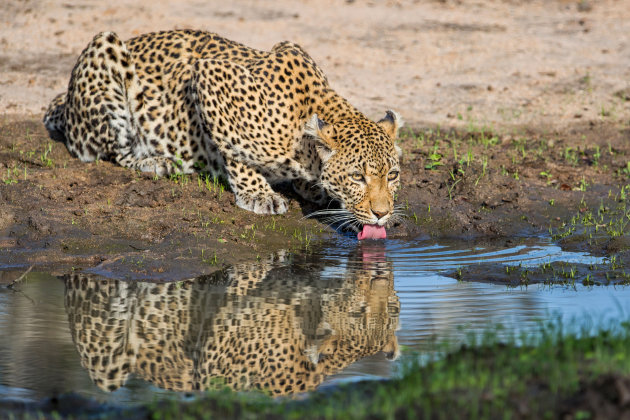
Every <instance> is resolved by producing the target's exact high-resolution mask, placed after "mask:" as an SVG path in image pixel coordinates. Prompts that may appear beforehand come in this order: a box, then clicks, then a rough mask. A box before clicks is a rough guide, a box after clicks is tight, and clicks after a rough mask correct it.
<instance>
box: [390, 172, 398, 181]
mask: <svg viewBox="0 0 630 420" xmlns="http://www.w3.org/2000/svg"><path fill="white" fill-rule="evenodd" d="M397 178H398V171H391V172H390V173H389V174H387V180H388V181H395V180H396V179H397Z"/></svg>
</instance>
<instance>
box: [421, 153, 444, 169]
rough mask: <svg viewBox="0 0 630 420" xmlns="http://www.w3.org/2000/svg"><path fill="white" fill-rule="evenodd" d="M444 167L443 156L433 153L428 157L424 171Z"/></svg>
mask: <svg viewBox="0 0 630 420" xmlns="http://www.w3.org/2000/svg"><path fill="white" fill-rule="evenodd" d="M442 165H444V163H442V155H441V154H439V153H437V152H433V153H431V154H430V155H429V156H428V157H427V160H426V163H425V165H424V169H429V170H433V169H436V168H438V167H440V166H442Z"/></svg>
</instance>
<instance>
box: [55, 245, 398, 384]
mask: <svg viewBox="0 0 630 420" xmlns="http://www.w3.org/2000/svg"><path fill="white" fill-rule="evenodd" d="M287 258H288V257H286V256H285V255H284V254H279V255H274V256H273V257H270V258H269V259H268V260H267V261H265V262H263V263H256V264H241V265H238V266H234V267H231V268H228V269H226V270H224V271H223V272H220V273H215V274H213V275H210V276H205V277H200V278H196V279H193V280H187V281H181V282H176V283H161V284H157V283H142V282H124V281H117V280H106V279H103V278H100V277H94V276H90V275H85V274H72V275H70V276H67V277H66V278H65V284H66V292H65V303H66V310H67V313H68V320H69V323H70V330H71V333H72V338H73V341H74V343H75V345H76V347H77V350H78V352H79V354H80V357H81V363H82V365H83V366H84V367H85V368H86V369H87V370H88V372H89V375H90V377H91V379H92V381H93V382H94V383H95V384H96V385H98V386H99V387H100V388H102V389H105V390H109V391H113V390H116V389H117V388H119V387H121V386H123V385H124V383H125V382H126V380H127V378H128V376H129V374H132V373H133V374H135V375H136V376H138V377H140V378H142V379H145V380H147V381H150V382H152V383H154V384H155V385H157V386H159V387H161V388H165V389H170V390H175V391H189V390H203V389H208V388H213V387H219V386H228V387H230V388H232V389H236V390H241V389H252V388H256V389H263V390H266V391H267V392H270V393H272V394H273V395H286V394H292V393H297V392H303V391H308V390H312V389H314V388H315V387H317V386H318V385H319V384H320V383H321V382H322V381H323V380H324V379H325V378H326V377H327V376H328V375H332V374H334V373H337V372H339V371H340V370H342V369H344V368H345V367H346V366H348V365H350V364H351V363H353V362H355V361H357V360H359V359H361V358H363V357H366V356H370V355H373V354H376V353H378V352H384V353H385V355H386V356H387V357H388V358H390V359H393V358H395V357H397V355H398V342H397V338H396V335H395V331H396V330H397V328H398V322H399V317H398V314H399V311H400V303H399V300H398V297H397V295H396V293H395V291H394V278H393V271H392V267H391V262H388V261H386V260H385V258H384V252H383V250H382V248H379V247H374V246H371V247H370V246H360V247H359V248H357V249H356V250H355V251H354V252H353V253H352V255H350V257H349V259H348V263H347V266H346V267H341V269H339V268H340V267H339V266H337V267H335V266H333V267H331V266H330V265H329V264H325V263H324V262H323V261H321V260H319V261H314V260H313V259H312V258H311V259H308V260H304V261H293V263H292V264H288V261H287ZM291 258H293V259H294V260H296V259H299V257H291ZM325 267H327V268H325ZM331 268H332V269H333V272H334V273H338V274H337V275H335V274H328V275H326V276H322V271H323V270H329V271H330V270H331ZM324 277H325V278H324Z"/></svg>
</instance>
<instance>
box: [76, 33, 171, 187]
mask: <svg viewBox="0 0 630 420" xmlns="http://www.w3.org/2000/svg"><path fill="white" fill-rule="evenodd" d="M141 93H142V92H141V87H140V83H139V80H138V75H137V74H136V70H135V65H134V63H133V60H132V57H131V54H130V53H129V51H128V50H127V47H126V46H125V44H124V43H123V42H122V41H121V40H120V39H119V38H118V36H117V35H116V34H115V33H113V32H103V33H100V34H98V35H96V36H95V37H94V39H93V40H92V41H91V42H90V43H89V44H88V46H87V47H86V48H85V50H83V52H82V53H81V55H80V56H79V59H78V61H77V63H76V65H75V66H74V69H73V70H72V76H71V78H70V83H69V85H68V93H67V96H66V103H65V107H64V111H65V115H64V120H65V137H66V145H67V147H68V150H70V152H71V153H72V154H73V155H75V156H77V157H78V158H79V159H81V160H82V161H84V162H89V161H93V160H95V159H103V160H113V161H115V162H116V163H118V164H119V165H121V166H125V167H128V168H134V169H139V170H141V171H148V172H155V173H157V174H159V175H163V174H169V173H172V172H173V171H174V168H175V165H174V163H175V162H173V161H172V160H171V159H168V158H166V157H163V156H152V155H151V154H150V150H147V149H146V147H143V146H144V145H146V142H143V141H142V132H141V130H140V129H139V128H138V127H139V124H138V123H137V121H135V118H134V111H135V110H137V109H138V108H139V107H141V105H142V94H141Z"/></svg>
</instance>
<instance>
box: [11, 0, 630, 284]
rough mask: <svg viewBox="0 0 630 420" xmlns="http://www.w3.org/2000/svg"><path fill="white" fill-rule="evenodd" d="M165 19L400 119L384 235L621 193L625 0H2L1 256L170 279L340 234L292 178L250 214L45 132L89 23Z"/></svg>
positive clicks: (499, 226)
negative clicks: (288, 58) (296, 48)
mask: <svg viewBox="0 0 630 420" xmlns="http://www.w3.org/2000/svg"><path fill="white" fill-rule="evenodd" d="M173 28H198V29H205V30H211V31H215V32H218V33H220V34H222V35H224V36H226V37H229V38H232V39H235V40H238V41H241V42H243V43H245V44H247V45H250V46H253V47H257V48H261V49H269V48H271V46H272V45H273V44H275V43H276V42H279V41H282V40H287V39H288V40H292V41H296V42H298V43H300V44H301V45H302V46H303V47H304V48H305V49H306V50H307V51H309V53H310V54H311V55H312V56H313V57H314V58H315V60H316V61H317V62H318V64H319V65H320V66H321V67H322V68H323V69H324V71H325V72H326V73H327V75H328V77H329V79H330V81H331V84H332V86H333V87H335V88H336V89H337V90H338V91H339V92H340V93H341V94H343V95H344V96H345V97H347V98H348V99H349V100H350V101H351V102H352V103H353V104H355V105H356V106H357V107H358V108H359V109H361V110H363V111H364V112H365V113H366V114H367V115H368V116H371V117H374V118H379V117H380V116H382V114H383V113H384V111H385V110H386V109H389V108H393V109H396V110H397V111H398V112H399V113H401V114H402V115H403V116H404V118H405V120H406V122H407V129H406V130H405V132H404V133H403V136H402V138H401V140H400V145H401V147H402V148H403V150H404V157H403V162H404V163H403V170H402V180H403V187H402V190H401V191H400V193H399V196H398V202H399V203H402V204H404V205H405V207H406V211H407V214H408V216H409V217H408V219H406V220H405V221H404V222H402V223H400V224H399V225H398V226H395V227H393V228H391V229H389V230H388V235H389V236H390V237H397V238H418V237H421V238H422V237H425V238H428V237H445V236H449V237H464V238H497V237H499V238H505V239H506V240H513V239H514V238H515V237H518V236H522V235H544V234H548V232H549V228H550V227H551V228H552V233H553V232H554V229H561V227H562V226H563V223H564V224H566V222H567V220H568V219H569V218H570V217H572V216H573V215H574V214H575V213H576V212H585V211H587V210H588V211H590V210H589V209H591V208H595V207H597V206H599V205H600V204H601V203H603V202H604V201H605V202H606V204H605V207H606V208H612V207H614V206H615V205H616V204H615V203H617V201H618V200H617V198H618V197H616V195H618V194H619V191H620V188H621V187H622V186H623V185H625V184H626V183H627V181H628V179H629V178H628V177H629V176H630V167H629V166H627V165H628V159H629V157H628V155H629V153H630V150H629V148H630V145H629V143H628V137H629V133H630V131H629V125H628V124H629V123H630V101H629V99H630V84H629V83H628V80H629V76H630V67H628V65H627V64H628V57H630V36H629V35H628V34H630V2H625V1H601V2H590V1H553V2H543V1H541V2H536V1H533V2H519V1H490V0H479V1H450V0H447V1H429V2H417V1H367V2H355V1H351V0H348V1H332V0H326V1H302V2H289V1H285V0H281V1H274V2H255V1H237V2H219V1H204V2H195V1H182V2H166V1H159V0H158V1H151V2H149V1H119V0H112V1H109V2H88V1H82V2H78V1H68V2H53V1H36V0H33V1H13V0H9V1H7V2H5V3H4V4H3V7H2V9H0V179H1V180H2V183H0V203H1V204H0V264H2V265H4V266H5V267H7V266H8V267H14V268H15V269H17V270H19V269H22V268H25V267H28V266H30V265H36V266H38V267H40V268H44V267H46V268H48V269H52V270H56V269H59V270H67V269H68V268H69V267H72V268H89V269H91V270H92V271H95V272H98V273H100V274H104V275H114V276H117V277H118V276H123V277H128V278H151V279H154V280H170V279H177V278H183V277H189V276H194V275H198V274H201V273H204V272H209V271H213V270H215V269H216V268H218V267H221V266H222V265H224V264H230V263H234V262H238V261H241V260H251V259H253V258H257V257H260V256H263V255H265V254H266V253H268V252H270V251H272V250H274V249H277V248H290V249H291V248H293V249H294V248H302V247H305V246H308V245H309V244H310V243H312V241H318V240H322V239H324V240H325V239H326V238H328V237H330V236H331V235H338V234H337V233H334V232H332V231H331V230H330V229H328V228H326V227H325V226H324V225H322V224H320V223H318V222H317V221H312V220H303V216H304V215H305V214H308V213H309V212H310V211H312V210H313V208H311V207H310V206H309V205H308V204H306V203H302V202H300V201H299V200H297V198H296V197H295V196H293V195H291V194H290V193H288V192H287V194H288V195H289V197H291V209H290V211H289V213H288V214H287V215H283V216H276V217H261V216H256V215H253V214H251V213H248V212H245V211H242V210H240V209H238V208H236V207H235V206H234V198H233V195H232V194H231V193H230V192H229V191H224V190H223V189H222V188H221V186H220V185H216V184H212V182H209V183H207V182H206V180H205V179H203V178H201V177H198V176H197V175H193V176H189V177H176V178H173V179H154V178H153V177H152V176H147V175H142V174H137V173H135V172H133V171H130V170H127V169H123V168H119V167H115V166H114V165H112V164H110V163H108V162H98V163H91V164H85V163H81V162H78V161H77V160H76V159H74V158H72V157H71V156H70V155H69V154H68V152H67V151H66V149H65V147H64V146H63V144H61V143H58V142H55V141H53V140H52V139H50V138H49V136H48V134H47V132H46V130H45V129H44V128H43V125H42V124H41V117H42V115H43V110H44V109H45V108H46V106H47V104H48V102H49V101H50V99H51V98H52V97H53V96H54V95H55V94H57V93H59V92H62V91H63V90H64V89H65V86H66V84H67V81H68V78H69V74H70V70H71V68H72V66H73V64H74V61H75V59H76V57H77V56H78V54H79V53H80V51H81V50H82V48H83V47H84V46H85V44H86V43H87V42H88V41H89V40H90V39H91V37H92V36H93V35H94V34H95V33H97V32H99V31H103V30H112V31H115V32H117V33H118V34H120V35H121V37H123V38H129V37H132V36H134V35H137V34H140V33H144V32H147V31H153V30H161V29H173ZM285 192H286V191H285ZM601 205H604V204H601ZM624 237H625V236H624V235H621V239H620V238H618V237H616V238H612V237H610V238H607V239H605V240H602V241H599V242H598V244H597V245H596V246H594V245H593V244H586V242H585V241H573V242H571V241H566V238H564V239H565V242H566V245H567V246H571V247H576V248H589V249H590V250H591V251H593V252H596V253H600V254H601V253H610V251H611V250H612V251H624V250H625V249H626V248H627V247H626V242H627V241H626V240H625V239H623V238H624ZM624 241H625V242H624ZM55 267H56V268H55Z"/></svg>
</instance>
